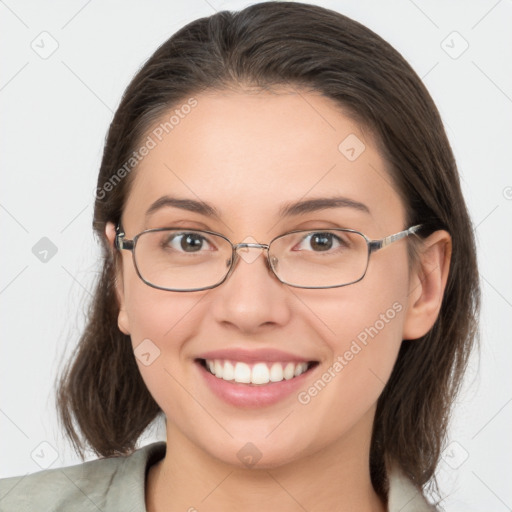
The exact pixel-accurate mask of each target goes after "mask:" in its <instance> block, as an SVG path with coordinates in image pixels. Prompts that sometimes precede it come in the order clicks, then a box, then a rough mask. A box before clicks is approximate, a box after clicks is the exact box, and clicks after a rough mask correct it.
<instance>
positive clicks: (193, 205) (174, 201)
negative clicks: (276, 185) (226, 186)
mask: <svg viewBox="0 0 512 512" xmlns="http://www.w3.org/2000/svg"><path fill="white" fill-rule="evenodd" d="M166 206H171V207H174V208H181V209H182V210H187V211H190V212H194V213H199V214H200V215H204V216H205V217H216V218H218V219H220V217H221V214H220V212H219V210H217V209H216V208H215V207H214V206H212V205H210V204H208V203H205V202H204V201H196V200H195V199H181V198H178V197H171V196H168V195H166V196H162V197H160V198H159V199H157V200H156V201H155V202H154V203H152V204H151V206H150V207H149V208H148V210H147V211H146V218H147V217H149V216H150V215H151V214H152V213H154V212H156V211H157V210H160V209H161V208H164V207H166ZM330 208H353V209H355V210H358V211H361V212H364V213H368V214H369V213H370V209H369V208H368V206H366V205H365V204H363V203H360V202H359V201H354V200H353V199H349V198H347V197H340V196H337V197H319V198H314V199H306V200H302V201H295V202H289V203H285V204H283V205H282V206H281V208H280V209H279V216H280V217H293V216H295V215H302V214H305V213H311V212H316V211H320V210H327V209H330Z"/></svg>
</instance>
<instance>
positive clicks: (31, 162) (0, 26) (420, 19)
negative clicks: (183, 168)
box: [0, 0, 512, 512]
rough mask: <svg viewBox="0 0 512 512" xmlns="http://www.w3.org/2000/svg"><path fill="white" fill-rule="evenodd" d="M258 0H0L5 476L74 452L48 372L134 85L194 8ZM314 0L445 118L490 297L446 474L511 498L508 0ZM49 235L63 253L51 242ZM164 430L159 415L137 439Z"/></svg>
mask: <svg viewBox="0 0 512 512" xmlns="http://www.w3.org/2000/svg"><path fill="white" fill-rule="evenodd" d="M249 3H254V2H240V1H231V2H223V1H220V0H219V1H216V0H187V1H174V2H169V1H167V2H163V1H161V2H157V1H155V0H153V1H144V2H142V1H134V0H130V1H126V0H125V1H122V2H121V1H113V0H112V1H110V2H105V1H99V0H89V1H87V0H72V1H68V2H65V3H62V2H45V3H42V2H36V1H18V2H15V1H14V0H5V1H3V0H0V48H1V52H2V53H1V62H2V72H1V74H0V119H1V124H0V127H1V128H0V130H1V137H2V151H0V169H1V171H2V183H3V185H2V187H1V189H0V221H1V236H2V243H1V247H2V250H1V256H2V265H1V269H2V272H1V275H0V307H1V313H2V317H1V318H2V320H1V323H0V340H1V344H2V348H1V350H2V356H1V358H0V372H1V373H0V376H1V387H0V390H1V391H0V423H1V430H0V431H1V436H0V460H1V461H2V464H1V467H0V477H6V476H11V475H21V474H26V473H31V472H35V471H38V470H41V469H44V468H46V467H60V466H65V465H69V464H75V463H78V462H80V460H79V459H78V458H77V457H76V456H74V454H73V452H72V450H71V448H70V446H69V444H68V443H67V442H66V441H65V440H64V439H63V438H62V433H61V432H60V431H59V430H58V426H57V423H56V413H55V405H54V402H53V383H54V380H55V375H56V372H57V370H58V368H60V367H61V365H62V362H63V358H67V357H68V356H69V355H70V354H71V352H72V351H73V349H74V347H75V345H76V343H77V340H78V336H79V333H80V331H81V329H82V327H83V322H84V311H85V307H86V303H87V300H88V299H89V296H90V290H91V286H92V282H93V279H94V277H95V275H96V273H97V271H98V268H99V266H98V262H97V257H98V255H99V251H98V249H97V247H96V245H95V240H94V238H93V236H92V228H91V221H92V206H93V201H94V190H95V185H96V177H97V171H98V167H99V164H100V158H101V154H102V145H103V141H104V136H105V133H106V130H107V128H108V125H109V122H110V120H111V118H112V114H113V111H114V110H115V108H116V107H117V105H118V102H119V100H120V97H121V94H122V92H123V90H124V88H125V87H126V85H127V84H128V82H129V81H130V79H131V78H132V76H133V75H134V73H135V72H136V70H137V69H138V68H139V67H140V66H141V65H142V63H143V62H144V61H145V60H146V59H147V58H148V57H149V56H150V55H151V53H152V52H153V51H154V50H155V49H156V48H157V46H158V45H160V44H161V43H162V42H163V41H164V40H166V39H167V38H168V37H169V36H170V35H171V34H172V33H173V32H175V31H176V30H177V29H179V28H181V27H182V26H183V25H184V24H185V23H187V22H189V21H191V20H193V19H196V18H198V17H202V16H209V15H211V14H213V13H214V12H215V11H220V10H225V9H231V10H235V9H241V8H243V7H245V6H246V5H249ZM311 3H316V4H318V5H322V6H325V7H329V8H331V9H334V10H337V11H339V12H342V13H344V14H346V15H348V16H350V17H352V18H354V19H356V20H358V21H360V22H362V23H363V24H365V25H367V26H368V27H369V28H371V29H373V30H374V31H376V32H377V33H378V34H380V35H381V36H383V37H384V38H385V39H386V40H388V41H389V42H390V43H391V44H393V45H394V46H395V47H396V48H397V49H398V50H399V51H400V52H401V53H402V54H403V55H404V57H405V58H406V59H407V60H408V61H409V62H410V63H411V64H412V66H413V67H414V69H415V70H416V71H417V73H418V74H419V75H420V76H421V77H422V78H423V80H424V82H425V84H426V86H427V88H428V89H429V90H430V92H431V94H432V96H433V98H434V100H435V101H436V103H437V105H438V108H439V110H440V112H441V115H442V117H443V120H444V122H445V125H446V128H447V131H448V136H449V138H450V141H451V143H452V146H453V149H454V151H455V156H456V158H457V162H458V165H459V169H460V172H461V175H462V180H463V189H464V193H465V197H466V199H467V203H468V205H469V208H470V212H471V215H472V218H473V221H474V225H475V231H476V235H477V239H478V244H479V247H478V250H479V258H480V269H481V275H482V290H483V311H482V350H481V357H480V359H477V358H476V357H475V358H473V361H472V365H471V368H470V371H469V372H468V375H467V379H466V384H465V389H464V392H463V393H462V395H461V396H460V398H459V401H458V402H457V405H456V409H455V415H454V419H453V423H452V427H451V430H450V440H449V443H450V444H449V445H448V446H447V448H446V450H445V453H444V458H443V461H442V462H441V464H440V466H439V471H438V477H439V481H440V483H441V488H442V490H443V495H445V496H446V498H445V499H444V501H443V503H444V505H445V507H446V509H447V510H448V511H464V512H468V511H486V512H488V511H501V510H503V511H505V510H510V508H511V507H512V488H511V486H510V476H511V475H510V470H509V468H510V460H511V458H512V436H510V425H511V419H512V404H511V401H512V386H511V377H510V374H511V371H510V366H511V352H512V349H511V340H510V331H511V327H512V325H511V318H512V314H511V313H512V292H511V289H512V277H511V272H510V250H511V249H512V243H511V241H510V235H511V229H510V219H511V218H512V173H511V171H510V161H509V155H508V151H509V148H510V145H511V141H512V117H511V114H512V73H511V65H510V63H511V62H512V30H511V27H512V2H511V1H510V0H501V1H496V0H485V1H483V0H482V1H472V2H468V1H462V0H457V1H454V0H452V1H451V2H445V1H421V0H414V1H413V0H399V1H394V2H391V1H385V2H377V1H373V2H370V1H360V0H350V1H330V2H329V1H316V2H311ZM57 45H58V47H57ZM466 46H467V48H466ZM53 50H55V51H54V52H53V53H51V52H52V51H53ZM50 53H51V55H50ZM43 237H47V238H48V239H49V240H51V242H52V244H54V246H55V248H56V249H57V252H56V254H55V255H52V252H51V250H50V252H48V253H47V254H45V253H44V250H47V249H48V247H47V246H48V242H47V241H43V242H41V241H40V240H41V238H43ZM38 244H40V245H38ZM41 244H42V245H41ZM45 244H46V245H45ZM34 246H35V249H34ZM43 257H46V261H45V262H43V261H41V260H40V258H43ZM156 426H157V427H158V425H156ZM162 435H163V432H162V430H161V425H160V429H158V428H157V429H156V430H155V431H154V432H153V433H151V434H149V435H148V436H146V437H145V438H144V439H143V440H142V441H141V443H140V444H145V443H146V442H149V441H152V440H155V439H163V437H162Z"/></svg>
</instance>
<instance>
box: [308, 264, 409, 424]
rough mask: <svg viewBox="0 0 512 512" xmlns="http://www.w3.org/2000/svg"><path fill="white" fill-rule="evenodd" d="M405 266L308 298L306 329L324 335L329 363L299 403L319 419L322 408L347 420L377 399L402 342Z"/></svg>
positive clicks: (405, 290)
mask: <svg viewBox="0 0 512 512" xmlns="http://www.w3.org/2000/svg"><path fill="white" fill-rule="evenodd" d="M404 264H405V267H404V266H401V265H400V264H399V263H398V264H397V265H396V266H392V267H390V268H388V269H387V272H386V273H383V272H382V271H380V272H376V271H374V272H368V274H367V276H366V277H365V278H364V279H363V280H362V281H361V282H359V283H356V284H354V285H350V286H347V287H345V288H340V289H338V290H336V291H335V293H333V292H334V290H335V289H333V290H331V294H330V295H328V294H318V295H317V296H316V297H315V299H314V300H311V297H310V299H309V300H307V305H308V308H309V309H310V311H311V312H313V313H312V314H310V316H309V319H310V320H309V321H310V327H311V328H312V329H314V330H316V331H317V332H322V333H325V334H324V336H323V337H322V341H323V344H324V348H325V349H326V351H327V353H328V357H329V360H330V361H328V363H327V364H326V366H327V369H326V371H325V372H324V373H323V374H321V375H320V376H319V379H318V381H317V382H315V383H314V385H313V386H312V388H311V389H305V390H302V391H303V395H302V396H299V397H298V399H299V402H300V403H303V404H305V405H307V404H311V405H312V406H313V407H312V408H311V411H312V410H313V408H314V409H315V410H316V411H317V413H316V414H318V417H322V416H324V414H323V412H318V411H320V410H322V409H325V411H324V412H325V414H329V415H330V414H331V413H332V412H333V411H337V413H338V414H339V417H343V418H345V420H346V421H350V418H349V416H350V417H351V418H352V419H354V418H357V417H359V416H361V415H362V414H364V413H365V412H366V411H367V410H368V409H369V408H370V407H371V406H372V405H373V404H374V403H375V402H376V401H377V399H378V397H379V396H380V394H381V392H382V389H383V388H384V386H385V383H386V382H387V380H388V379H389V376H390V374H391V372H392V369H393V366H394V363H395V361H396V358H397V355H398V351H399V349H400V346H401V343H402V332H403V324H404V317H405V311H406V298H407V295H406V294H407V276H406V275H404V271H403V269H404V268H407V266H406V261H405V263H404ZM375 270H377V269H375ZM331 361H332V362H331ZM329 363H330V364H329ZM317 396H318V398H317ZM315 402H316V404H315ZM348 411H350V415H347V412H348ZM324 419H325V418H324ZM346 427H347V428H348V427H349V425H346Z"/></svg>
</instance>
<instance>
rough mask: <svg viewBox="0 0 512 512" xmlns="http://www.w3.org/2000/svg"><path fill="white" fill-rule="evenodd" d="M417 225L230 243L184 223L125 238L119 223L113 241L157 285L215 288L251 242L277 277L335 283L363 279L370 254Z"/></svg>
mask: <svg viewBox="0 0 512 512" xmlns="http://www.w3.org/2000/svg"><path fill="white" fill-rule="evenodd" d="M421 227H422V225H421V224H418V225H416V226H412V227H410V228H408V229H406V230H404V231H400V232H399V233H395V234H394V235H389V236H387V237H385V238H382V239H380V240H370V239H369V238H368V237H366V236H365V235H363V233H360V232H359V231H355V230H353V229H338V228H336V229H314V230H311V229H310V230H297V231H291V232H289V233H285V234H283V235H279V236H277V237H275V238H274V239H273V240H272V241H271V242H270V243H268V244H259V243H244V242H242V243H238V244H233V243H232V242H231V241H230V240H229V239H228V238H226V237H225V236H224V235H221V234H220V233H215V232H213V231H203V230H196V229H183V228H158V229H148V230H146V231H143V232H142V233H139V234H138V235H136V236H135V237H134V238H133V240H126V239H125V233H124V232H123V228H122V227H121V225H120V224H118V225H117V227H116V237H115V247H116V248H117V249H118V250H122V249H125V250H128V251H132V256H133V263H134V266H135V270H136V272H137V274H138V276H139V277H140V279H142V281H144V283H146V284H147V285H149V286H152V287H153V288H158V289H160V290H168V291H175V292H193V291H199V290H207V289H209V288H215V287H216V286H219V285H220V284H222V283H223V282H224V281H225V280H226V279H227V278H228V276H229V275H230V274H231V272H233V269H234V268H235V265H236V263H237V261H238V258H239V257H241V258H242V259H244V260H245V261H246V262H248V263H251V262H252V261H254V259H255V257H254V254H253V255H252V256H249V249H253V248H254V249H263V250H265V251H266V257H267V266H268V268H269V269H270V270H271V271H272V272H273V273H274V274H275V276H276V277H277V279H279V281H280V282H281V283H284V284H287V285H289V286H293V287H296V288H338V287H341V286H347V285H349V284H353V283H357V282H358V281H361V279H363V277H364V276H365V274H366V270H367V268H368V263H369V261H370V254H372V253H374V252H377V251H378V250H380V249H383V248H384V247H387V246H389V245H390V244H392V243H393V242H397V241H398V240H401V239H402V238H405V237H407V236H409V235H411V234H413V233H416V232H417V231H418V230H419V229H420V228H421ZM257 256H259V254H258V255H257Z"/></svg>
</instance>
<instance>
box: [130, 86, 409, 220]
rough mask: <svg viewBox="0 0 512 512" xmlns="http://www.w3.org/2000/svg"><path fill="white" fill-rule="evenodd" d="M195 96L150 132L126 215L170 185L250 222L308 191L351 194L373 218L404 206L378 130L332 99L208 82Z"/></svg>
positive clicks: (178, 192) (142, 208)
mask: <svg viewBox="0 0 512 512" xmlns="http://www.w3.org/2000/svg"><path fill="white" fill-rule="evenodd" d="M193 99H194V101H193V102H191V101H190V99H186V100H185V101H184V102H183V103H182V104H181V105H175V106H174V107H173V108H172V109H170V110H169V112H167V113H166V114H165V115H163V116H162V117H161V119H160V120H158V121H157V122H156V123H155V124H154V125H153V126H152V127H151V128H150V130H149V131H148V132H147V134H146V138H145V140H146V141H149V140H150V139H151V144H150V145H151V146H152V148H151V150H150V151H149V152H148V154H147V155H146V156H144V158H142V159H141V161H140V162H139V164H138V165H137V167H136V169H135V170H134V171H133V172H134V173H135V176H134V182H133V186H132V188H131V192H130V196H129V197H128V200H127V203H126V206H125V214H124V216H125V217H132V216H133V217H134V218H135V217H137V218H139V219H140V218H141V214H143V213H145V211H146V210H147V208H149V206H150V205H151V204H152V203H153V202H154V201H155V200H157V199H158V198H159V197H161V196H163V195H166V194H169V195H172V196H178V197H183V198H190V199H195V200H199V201H205V202H207V203H210V204H213V205H214V206H215V209H216V210H217V211H218V212H219V213H220V215H221V216H232V215H236V216H237V217H238V218H247V219H252V221H254V219H255V218H258V219H261V218H262V216H263V215H265V216H266V215H268V216H271V215H277V214H278V213H279V211H282V205H283V204H284V203H287V202H290V201H295V200H297V199H300V198H309V197H311V198H313V197H331V196H344V197H348V198H350V199H352V200H354V201H360V202H362V203H365V204H367V205H368V206H369V207H370V209H371V211H372V215H373V216H374V217H375V215H380V216H381V215H382V214H383V213H384V212H385V211H386V210H388V211H389V210H393V211H398V212H399V214H403V212H402V205H401V202H400V200H399V197H398V194H397V193H396V191H395V190H394V188H393V185H392V183H391V178H390V176H389V174H388V172H387V170H386V162H385V161H384V160H383V158H382V157H381V155H380V154H379V152H378V151H377V148H376V146H375V144H374V142H373V140H372V138H371V137H370V135H369V134H368V133H365V132H364V131H362V129H361V127H359V126H358V124H357V123H356V122H355V121H353V120H352V119H351V118H350V117H348V116H347V115H345V114H344V113H343V111H342V110H341V108H340V107H339V106H338V105H337V104H336V103H334V102H333V101H332V100H330V99H329V98H326V97H324V96H321V95H320V94H318V93H312V92H306V91H304V92H297V91H292V90H281V91H279V92H267V91H265V92H258V93H256V92H233V91H222V92H221V91H215V92H213V91H210V92H207V93H203V94H201V95H197V96H195V97H194V98H193ZM187 100H188V101H187ZM186 104H187V105H192V104H193V105H195V106H193V107H187V108H184V107H183V105H186Z"/></svg>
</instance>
